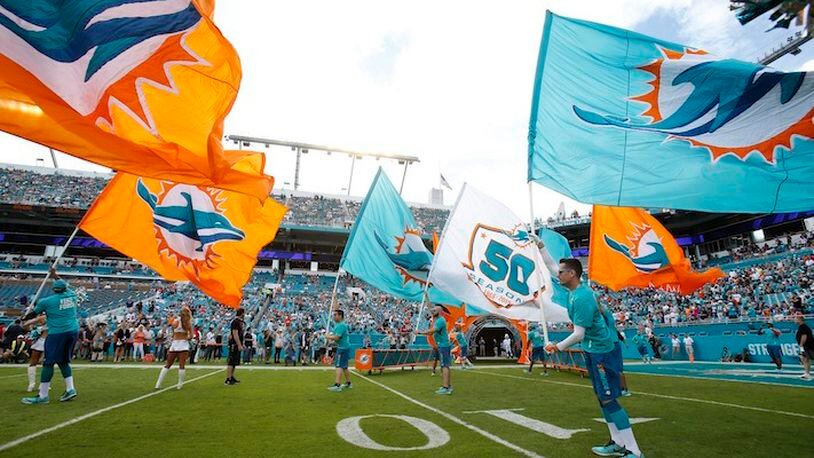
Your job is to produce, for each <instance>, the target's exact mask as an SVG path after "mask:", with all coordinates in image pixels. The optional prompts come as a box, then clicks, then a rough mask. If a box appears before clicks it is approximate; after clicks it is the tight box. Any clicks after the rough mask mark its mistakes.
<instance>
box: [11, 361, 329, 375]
mask: <svg viewBox="0 0 814 458" xmlns="http://www.w3.org/2000/svg"><path fill="white" fill-rule="evenodd" d="M3 367H6V368H20V367H28V364H5V365H3V366H0V369H2V368H3ZM38 367H39V368H42V366H38ZM162 367H164V364H163V363H155V364H129V363H128V364H113V363H102V364H86V363H83V364H73V363H72V364H71V368H73V369H156V370H158V369H161V368H162ZM186 368H187V370H189V369H192V370H195V369H204V370H208V369H218V370H224V369H226V366H225V365H223V366H213V365H200V364H189V363H187V367H186ZM237 370H238V372H240V371H254V370H264V371H327V370H331V371H332V370H334V367H333V366H313V365H312V366H271V365H269V366H266V365H263V364H259V365H256V366H244V365H241V366H238V367H237ZM23 375H25V374H23Z"/></svg>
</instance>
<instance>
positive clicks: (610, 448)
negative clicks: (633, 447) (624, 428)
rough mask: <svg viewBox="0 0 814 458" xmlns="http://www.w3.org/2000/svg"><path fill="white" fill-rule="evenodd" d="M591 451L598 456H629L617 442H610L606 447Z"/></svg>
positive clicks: (602, 446)
mask: <svg viewBox="0 0 814 458" xmlns="http://www.w3.org/2000/svg"><path fill="white" fill-rule="evenodd" d="M591 451H592V452H594V455H597V456H627V455H626V454H627V453H628V451H627V450H626V449H625V448H624V447H622V446H621V445H617V444H616V442H614V441H610V442H608V443H607V444H605V445H601V446H596V447H591Z"/></svg>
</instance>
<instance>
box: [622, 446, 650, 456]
mask: <svg viewBox="0 0 814 458" xmlns="http://www.w3.org/2000/svg"><path fill="white" fill-rule="evenodd" d="M622 450H624V451H625V454H624V455H620V456H621V457H622V458H644V453H642V454H641V455H636V454H635V453H633V452H630V451H628V450H627V449H625V448H622Z"/></svg>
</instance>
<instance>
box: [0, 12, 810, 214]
mask: <svg viewBox="0 0 814 458" xmlns="http://www.w3.org/2000/svg"><path fill="white" fill-rule="evenodd" d="M728 3H729V2H726V1H723V0H659V1H652V0H642V1H640V0H635V1H634V0H613V1H574V0H555V1H540V0H537V1H528V0H512V1H510V2H506V1H497V0H492V1H477V0H467V1H457V0H456V1H453V0H445V1H443V2H439V1H423V0H410V1H387V2H383V1H351V0H348V1H343V2H337V1H335V0H328V1H321V0H320V1H317V0H299V1H296V2H283V1H263V2H258V1H250V0H230V1H224V0H221V1H220V2H218V3H217V6H216V11H215V22H216V24H217V25H218V26H219V28H220V29H221V31H222V32H223V34H224V35H225V36H226V37H227V38H228V39H229V40H230V41H231V42H232V44H233V45H234V46H235V48H236V49H237V51H238V54H239V55H240V59H241V62H242V67H243V81H242V84H241V89H240V92H239V94H238V98H237V101H236V103H235V105H234V107H233V109H232V112H231V113H230V115H229V116H228V117H227V119H226V125H225V133H226V134H227V135H228V134H231V135H247V136H257V137H264V138H273V139H277V140H285V141H295V142H304V143H313V144H320V145H329V146H333V147H338V148H344V149H350V150H354V151H368V152H385V153H393V154H403V155H411V156H416V157H418V158H419V159H420V163H418V164H415V165H412V166H410V167H409V169H408V172H407V176H406V181H405V184H404V192H403V196H404V197H405V199H406V200H408V201H411V202H422V203H423V202H427V200H428V194H429V190H430V188H432V187H438V186H439V175H440V174H443V175H444V176H445V177H446V179H447V180H448V181H449V182H450V183H451V184H452V186H453V191H452V192H450V191H446V192H445V193H446V194H445V203H446V204H448V205H452V204H453V203H454V200H455V195H457V192H458V191H459V190H460V188H461V186H462V184H463V183H464V182H468V183H470V184H471V185H473V186H475V187H477V188H479V189H481V190H483V191H486V192H489V193H491V194H492V195H494V196H495V197H496V198H497V199H499V200H501V201H503V202H504V203H506V204H507V205H508V206H510V207H511V208H512V209H513V210H514V211H515V212H516V213H517V214H518V215H521V216H524V217H526V216H528V214H529V201H528V186H527V184H526V154H527V153H526V152H527V148H528V147H527V135H528V122H529V113H530V106H531V95H532V83H533V80H534V75H535V69H536V64H537V52H538V48H539V44H540V39H541V35H542V30H543V22H544V17H545V11H546V9H550V10H551V11H553V12H555V13H557V14H561V15H565V16H570V17H575V18H580V19H587V20H592V21H596V22H602V23H606V24H609V25H614V26H618V27H624V28H627V29H631V30H635V31H637V32H641V33H645V34H648V35H652V36H656V37H658V38H662V39H666V40H670V41H674V42H678V43H683V44H686V45H689V46H693V47H697V48H703V49H706V50H707V51H709V52H711V53H713V54H716V55H719V56H726V57H734V58H739V59H744V60H752V61H753V60H756V59H757V58H758V57H760V56H761V55H763V54H764V53H765V52H767V51H769V50H770V49H771V47H772V46H773V44H774V43H779V42H781V41H782V40H783V39H784V38H785V35H786V34H788V32H786V31H781V32H773V33H770V34H767V33H764V31H765V30H766V29H767V28H768V27H769V25H770V24H769V23H768V22H765V21H762V22H761V23H758V24H753V25H749V26H746V27H742V26H741V25H740V24H739V23H738V22H737V21H736V20H735V16H734V14H733V13H732V12H731V11H729V7H728ZM806 46H807V47H804V49H803V52H802V53H800V54H799V55H797V56H786V57H783V58H782V59H780V60H779V61H777V62H776V63H774V64H773V66H774V67H776V68H779V69H782V70H814V43H808V44H807V45H806ZM228 146H229V147H230V148H232V147H234V146H233V145H228ZM260 151H264V152H266V154H267V169H266V172H267V173H269V174H271V175H273V176H275V178H276V187H278V188H291V186H292V184H293V182H294V162H295V161H294V154H292V152H291V151H290V150H289V149H288V148H271V149H264V148H262V147H261V148H260ZM38 159H39V162H38ZM57 161H58V162H59V165H60V167H62V168H70V169H82V170H105V169H103V168H101V167H98V166H95V165H93V164H90V163H87V162H84V161H82V160H80V159H76V158H73V157H70V156H67V155H64V154H58V157H57ZM0 162H7V163H15V164H27V165H38V164H43V163H44V164H46V165H50V158H49V156H48V151H47V149H45V148H43V147H41V146H39V145H34V144H32V143H29V142H26V141H24V140H20V139H17V138H14V137H11V136H9V135H7V134H4V133H0ZM380 165H381V166H383V167H384V168H385V171H386V172H387V173H388V175H389V176H390V178H391V180H392V181H393V182H394V183H395V184H396V186H399V184H400V182H401V176H402V167H401V166H399V165H398V164H396V163H395V162H393V161H385V160H382V161H375V160H373V159H365V160H362V161H357V163H356V165H355V168H354V178H353V182H352V186H351V189H350V194H351V195H354V196H364V194H365V193H366V191H367V188H368V187H369V185H370V183H371V181H372V179H373V176H374V174H375V172H376V169H377V167H378V166H380ZM350 166H351V164H350V159H349V158H348V157H347V156H344V155H336V154H334V155H332V156H330V157H328V156H325V155H322V154H313V153H312V154H308V155H305V156H303V159H302V162H301V172H300V190H303V191H311V192H318V193H326V194H344V193H346V192H347V187H348V184H349V179H348V178H349V172H350ZM533 188H534V190H533V193H534V207H535V208H534V213H535V215H536V216H538V217H540V216H542V217H547V216H551V215H553V214H554V213H555V212H556V210H557V207H558V206H559V204H560V202H565V207H566V209H567V210H568V211H569V212H570V211H571V210H573V209H578V210H579V211H580V212H581V213H582V212H587V211H588V209H589V208H590V207H589V206H588V205H585V204H581V203H578V202H575V201H572V200H570V199H568V198H566V197H564V196H562V195H560V194H558V193H556V192H554V191H551V190H548V189H546V188H544V187H542V186H539V185H534V186H533Z"/></svg>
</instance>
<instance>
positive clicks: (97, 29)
mask: <svg viewBox="0 0 814 458" xmlns="http://www.w3.org/2000/svg"><path fill="white" fill-rule="evenodd" d="M74 3H79V4H84V6H82V5H77V6H75V7H73V8H72V9H71V11H75V12H81V14H73V15H60V14H58V8H57V7H56V6H52V5H49V2H44V1H34V2H32V1H31V0H0V41H4V42H6V43H7V44H8V46H2V47H0V49H2V51H3V52H4V53H8V54H9V56H10V57H12V58H13V59H14V61H15V62H17V63H18V64H20V65H21V66H22V67H23V68H25V69H26V70H27V71H29V72H31V73H32V74H34V76H36V77H37V79H39V80H40V81H42V83H43V84H45V85H46V86H47V87H48V88H49V89H50V90H51V91H53V92H54V93H55V94H57V95H58V96H59V97H60V98H61V99H62V100H64V101H65V103H66V104H68V105H69V106H70V107H71V108H73V109H74V110H76V111H77V112H78V113H79V114H81V115H82V116H88V115H91V114H95V115H96V116H97V123H101V124H104V125H107V126H108V127H110V125H111V124H112V122H111V119H110V112H109V106H112V105H118V106H120V107H121V108H122V109H123V110H124V111H125V112H127V113H128V114H129V115H130V116H131V117H132V118H133V119H134V120H136V121H137V122H138V123H139V124H142V125H143V126H144V127H145V128H147V129H149V130H150V131H151V132H153V133H155V126H154V125H153V122H152V119H151V116H150V113H149V108H148V107H147V103H146V99H145V98H144V96H143V94H142V93H141V92H142V89H141V88H139V87H137V86H136V85H133V84H127V83H128V81H129V82H130V83H132V80H128V79H127V78H125V79H124V80H120V77H121V76H122V75H126V74H128V73H130V72H131V71H132V70H133V69H135V68H136V67H141V70H140V72H139V73H140V74H139V75H137V78H138V79H139V80H141V81H142V82H149V83H151V85H152V86H153V87H161V88H164V89H166V90H170V91H172V90H173V88H174V84H173V83H172V80H171V76H170V74H169V67H170V64H184V65H189V64H204V65H209V64H208V63H207V62H206V61H205V60H203V59H202V58H200V57H199V56H197V55H196V54H195V53H194V52H193V51H192V50H191V49H189V48H188V47H187V46H186V45H185V44H184V43H183V39H182V36H183V35H185V34H186V33H187V32H189V31H191V30H192V29H193V28H195V26H197V25H198V23H199V22H200V21H201V15H200V13H199V12H198V10H197V9H196V8H195V5H194V4H193V3H192V2H191V1H190V0H168V1H149V0H147V1H145V0H103V1H99V0H79V1H75V2H74ZM150 13H152V14H150ZM66 30H69V31H71V32H72V33H73V32H75V33H74V36H72V39H71V40H70V41H67V42H66V41H65V40H64V39H60V38H61V37H62V35H64V34H65V33H66ZM122 34H124V35H122ZM168 37H175V38H174V39H173V40H170V41H169V42H168V43H169V45H165V44H164V42H165V40H167V38H168ZM53 43H65V45H64V46H60V47H54V46H53ZM167 46H168V47H167ZM159 50H160V51H161V54H162V55H161V56H160V57H159V59H156V62H152V63H150V61H151V59H152V57H153V56H155V55H157V54H158V51H159ZM152 64H155V65H152ZM54 67H59V68H62V69H64V71H59V72H54V71H53V68H54ZM117 83H118V84H117ZM128 104H129V105H128Z"/></svg>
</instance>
